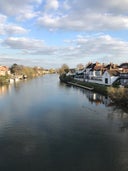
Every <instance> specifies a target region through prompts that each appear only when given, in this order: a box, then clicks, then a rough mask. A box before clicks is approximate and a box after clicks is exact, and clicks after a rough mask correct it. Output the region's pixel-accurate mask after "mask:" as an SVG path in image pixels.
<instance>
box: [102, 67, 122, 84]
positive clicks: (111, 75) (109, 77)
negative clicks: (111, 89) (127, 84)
mask: <svg viewBox="0 0 128 171" xmlns="http://www.w3.org/2000/svg"><path fill="white" fill-rule="evenodd" d="M118 78H119V72H118V71H116V70H108V71H105V72H104V74H103V75H102V83H103V84H104V85H112V84H113V83H114V82H115V81H116V80H117V79H118Z"/></svg>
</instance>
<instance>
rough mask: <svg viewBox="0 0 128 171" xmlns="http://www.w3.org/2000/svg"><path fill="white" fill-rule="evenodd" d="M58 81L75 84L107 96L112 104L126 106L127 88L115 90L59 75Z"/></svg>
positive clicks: (127, 99)
mask: <svg viewBox="0 0 128 171" xmlns="http://www.w3.org/2000/svg"><path fill="white" fill-rule="evenodd" d="M60 80H61V81H63V82H65V83H67V82H69V81H70V82H72V83H77V84H79V85H82V86H85V87H89V88H93V91H95V92H97V93H100V94H103V95H107V96H109V97H110V98H111V99H112V100H113V102H115V103H116V104H118V105H119V106H128V88H115V87H112V86H105V85H100V84H96V83H89V82H84V81H79V80H74V79H73V78H72V77H71V76H66V75H61V76H60Z"/></svg>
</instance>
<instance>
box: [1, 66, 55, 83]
mask: <svg viewBox="0 0 128 171" xmlns="http://www.w3.org/2000/svg"><path fill="white" fill-rule="evenodd" d="M47 73H49V74H52V73H55V70H54V69H49V70H48V69H44V68H42V67H37V66H35V67H29V66H24V65H18V64H13V65H12V66H11V67H10V68H9V70H8V71H6V72H4V74H3V73H2V74H1V75H0V85H2V84H7V83H9V79H10V78H15V77H17V78H19V77H20V78H33V77H36V76H40V75H43V74H47Z"/></svg>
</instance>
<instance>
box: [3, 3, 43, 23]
mask: <svg viewBox="0 0 128 171" xmlns="http://www.w3.org/2000/svg"><path fill="white" fill-rule="evenodd" d="M41 3H42V0H21V1H19V0H13V2H12V3H11V2H10V0H2V1H0V12H1V13H3V14H5V15H7V16H15V17H16V18H17V19H20V20H21V19H22V20H23V19H31V18H33V17H35V16H37V13H36V12H35V11H34V8H35V7H37V6H38V5H40V4H41ZM35 4H36V5H35Z"/></svg>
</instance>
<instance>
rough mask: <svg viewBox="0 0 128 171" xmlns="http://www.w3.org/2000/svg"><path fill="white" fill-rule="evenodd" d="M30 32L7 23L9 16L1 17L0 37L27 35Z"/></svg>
mask: <svg viewBox="0 0 128 171" xmlns="http://www.w3.org/2000/svg"><path fill="white" fill-rule="evenodd" d="M27 32H28V30H26V29H25V28H23V27H20V26H18V25H15V24H11V23H7V16H5V15H0V35H6V34H7V35H14V34H26V33H27Z"/></svg>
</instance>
